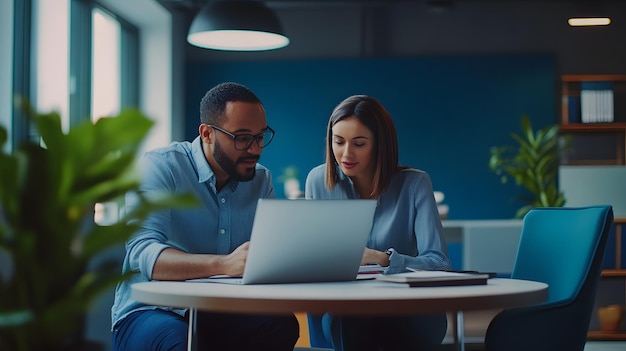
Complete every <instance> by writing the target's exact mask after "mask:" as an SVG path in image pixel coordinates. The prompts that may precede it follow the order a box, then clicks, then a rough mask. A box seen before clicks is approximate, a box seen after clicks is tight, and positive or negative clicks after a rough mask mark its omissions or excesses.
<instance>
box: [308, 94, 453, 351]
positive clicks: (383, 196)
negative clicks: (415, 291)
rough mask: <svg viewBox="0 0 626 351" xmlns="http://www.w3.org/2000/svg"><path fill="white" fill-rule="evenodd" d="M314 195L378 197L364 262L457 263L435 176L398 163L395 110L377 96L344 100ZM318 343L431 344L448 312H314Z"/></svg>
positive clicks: (332, 123) (363, 346) (391, 265)
mask: <svg viewBox="0 0 626 351" xmlns="http://www.w3.org/2000/svg"><path fill="white" fill-rule="evenodd" d="M305 196H306V198H308V199H359V198H360V199H376V200H378V206H377V209H376V213H375V216H374V223H373V225H372V231H371V233H370V237H369V240H368V243H367V247H366V248H365V251H364V253H363V258H362V261H361V264H362V265H365V264H379V265H381V266H383V267H386V268H385V274H390V273H399V272H404V271H406V270H407V267H408V268H413V269H425V270H441V269H449V268H450V260H449V259H448V257H447V249H446V243H445V241H444V239H443V236H442V234H441V233H442V226H441V220H440V218H439V213H438V211H437V204H436V202H435V198H434V194H433V190H432V183H431V181H430V177H429V175H428V174H427V173H426V172H424V171H421V170H418V169H414V168H409V167H405V166H399V165H398V139H397V135H396V130H395V127H394V124H393V121H392V119H391V116H390V115H389V113H388V112H387V110H386V109H385V108H384V107H383V106H382V104H381V103H380V102H379V101H378V100H376V99H374V98H372V97H369V96H365V95H355V96H351V97H349V98H347V99H345V100H344V101H342V102H341V103H340V104H339V105H338V106H337V107H336V108H335V109H334V111H333V113H332V115H331V116H330V120H329V121H328V129H327V137H326V163H325V164H322V165H320V166H317V167H315V168H313V169H312V170H311V171H310V172H309V174H308V176H307V179H306V185H305ZM309 323H310V325H311V328H310V329H311V330H310V332H311V342H312V346H315V347H333V348H334V349H335V350H345V351H349V350H429V349H432V348H433V346H434V345H436V344H440V343H441V341H442V340H443V337H444V336H445V333H446V328H447V320H446V316H445V314H437V315H419V316H408V317H405V316H402V317H397V316H394V317H338V316H332V315H329V314H325V315H323V316H314V315H310V316H309Z"/></svg>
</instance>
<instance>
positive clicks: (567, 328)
mask: <svg viewBox="0 0 626 351" xmlns="http://www.w3.org/2000/svg"><path fill="white" fill-rule="evenodd" d="M612 230H614V224H613V209H612V207H611V206H609V205H601V206H590V207H581V208H565V207H562V208H536V209H533V210H531V211H530V212H529V213H528V214H527V215H526V216H525V217H524V223H523V227H522V235H521V238H520V245H519V248H518V252H517V257H516V260H515V265H514V267H513V272H512V274H511V278H515V279H525V280H534V281H540V282H544V283H547V284H548V285H549V290H548V294H549V296H548V301H546V302H545V303H542V304H539V305H535V306H531V307H524V308H514V309H508V310H504V311H502V312H500V313H499V314H498V315H496V316H495V317H494V319H493V320H492V321H491V323H490V324H489V327H488V328H487V333H486V335H485V350H487V351H499V350H506V351H516V350H525V351H527V350H533V351H541V350H546V351H548V350H549V351H554V350H568V351H575V350H580V351H582V350H583V349H584V347H585V342H586V338H587V331H588V328H589V321H590V318H591V313H592V312H593V311H592V310H593V306H594V299H595V295H596V288H597V285H598V281H599V279H600V271H601V269H602V260H603V256H604V251H605V246H606V242H607V237H608V236H609V233H610V232H611V231H612Z"/></svg>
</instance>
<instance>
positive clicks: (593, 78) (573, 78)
mask: <svg viewBox="0 0 626 351" xmlns="http://www.w3.org/2000/svg"><path fill="white" fill-rule="evenodd" d="M561 81H563V82H568V83H571V82H597V81H626V74H570V75H563V76H561Z"/></svg>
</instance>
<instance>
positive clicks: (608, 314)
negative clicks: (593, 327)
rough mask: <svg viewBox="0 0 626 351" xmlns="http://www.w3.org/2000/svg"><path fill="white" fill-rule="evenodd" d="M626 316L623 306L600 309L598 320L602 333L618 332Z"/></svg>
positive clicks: (609, 306)
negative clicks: (625, 315)
mask: <svg viewBox="0 0 626 351" xmlns="http://www.w3.org/2000/svg"><path fill="white" fill-rule="evenodd" d="M623 316H624V306H623V305H608V306H603V307H598V320H599V321H600V329H601V330H602V331H617V330H618V329H619V325H620V323H621V322H622V317H623Z"/></svg>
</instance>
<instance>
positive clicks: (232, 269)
mask: <svg viewBox="0 0 626 351" xmlns="http://www.w3.org/2000/svg"><path fill="white" fill-rule="evenodd" d="M249 248H250V242H249V241H247V242H245V243H243V244H241V245H239V247H238V248H236V249H235V250H234V251H233V252H231V253H230V254H228V255H225V256H224V257H223V260H222V264H223V267H224V274H226V275H229V276H234V277H236V276H242V275H243V269H244V267H245V266H246V259H247V258H248V249H249Z"/></svg>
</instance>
